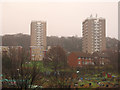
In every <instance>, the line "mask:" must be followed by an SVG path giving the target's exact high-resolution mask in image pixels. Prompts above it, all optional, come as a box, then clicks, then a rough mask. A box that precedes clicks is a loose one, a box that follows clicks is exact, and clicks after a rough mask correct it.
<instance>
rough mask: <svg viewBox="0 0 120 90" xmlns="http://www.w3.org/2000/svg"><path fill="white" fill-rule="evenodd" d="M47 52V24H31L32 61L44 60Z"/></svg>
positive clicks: (33, 22) (36, 22) (39, 22)
mask: <svg viewBox="0 0 120 90" xmlns="http://www.w3.org/2000/svg"><path fill="white" fill-rule="evenodd" d="M44 51H46V22H45V21H32V22H31V46H30V53H31V60H43V57H44Z"/></svg>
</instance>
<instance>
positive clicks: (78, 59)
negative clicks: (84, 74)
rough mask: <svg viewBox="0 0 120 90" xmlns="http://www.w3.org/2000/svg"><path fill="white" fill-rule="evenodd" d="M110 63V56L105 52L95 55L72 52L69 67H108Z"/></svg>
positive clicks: (69, 57)
mask: <svg viewBox="0 0 120 90" xmlns="http://www.w3.org/2000/svg"><path fill="white" fill-rule="evenodd" d="M109 63H110V60H109V55H108V54H107V53H103V52H94V53H93V54H90V53H84V52H71V53H70V54H69V55H68V65H69V66H70V67H73V68H76V67H83V66H87V65H106V64H109Z"/></svg>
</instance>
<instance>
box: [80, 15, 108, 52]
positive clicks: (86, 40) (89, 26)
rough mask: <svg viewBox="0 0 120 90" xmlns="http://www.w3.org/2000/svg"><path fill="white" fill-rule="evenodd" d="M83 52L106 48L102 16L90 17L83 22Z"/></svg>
mask: <svg viewBox="0 0 120 90" xmlns="http://www.w3.org/2000/svg"><path fill="white" fill-rule="evenodd" d="M82 24H83V32H82V33H83V38H82V50H83V52H87V53H93V52H97V51H98V52H99V51H103V50H105V49H106V40H105V38H106V33H105V31H106V21H105V19H104V18H97V17H92V16H91V17H90V18H87V19H86V20H85V21H84V22H83V23H82Z"/></svg>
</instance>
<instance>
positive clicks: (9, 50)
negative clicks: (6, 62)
mask: <svg viewBox="0 0 120 90" xmlns="http://www.w3.org/2000/svg"><path fill="white" fill-rule="evenodd" d="M21 52H22V46H0V56H8V57H11V56H12V59H13V58H14V60H15V61H17V60H19V57H20V53H21ZM13 56H14V57H13Z"/></svg>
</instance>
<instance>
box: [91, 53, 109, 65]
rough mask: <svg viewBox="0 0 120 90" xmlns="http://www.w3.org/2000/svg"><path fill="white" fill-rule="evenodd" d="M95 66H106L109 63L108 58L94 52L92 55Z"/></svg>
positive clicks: (103, 54)
mask: <svg viewBox="0 0 120 90" xmlns="http://www.w3.org/2000/svg"><path fill="white" fill-rule="evenodd" d="M92 57H93V59H94V63H95V65H97V64H100V65H106V64H109V63H110V56H109V55H108V53H105V52H94V53H93V54H92Z"/></svg>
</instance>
